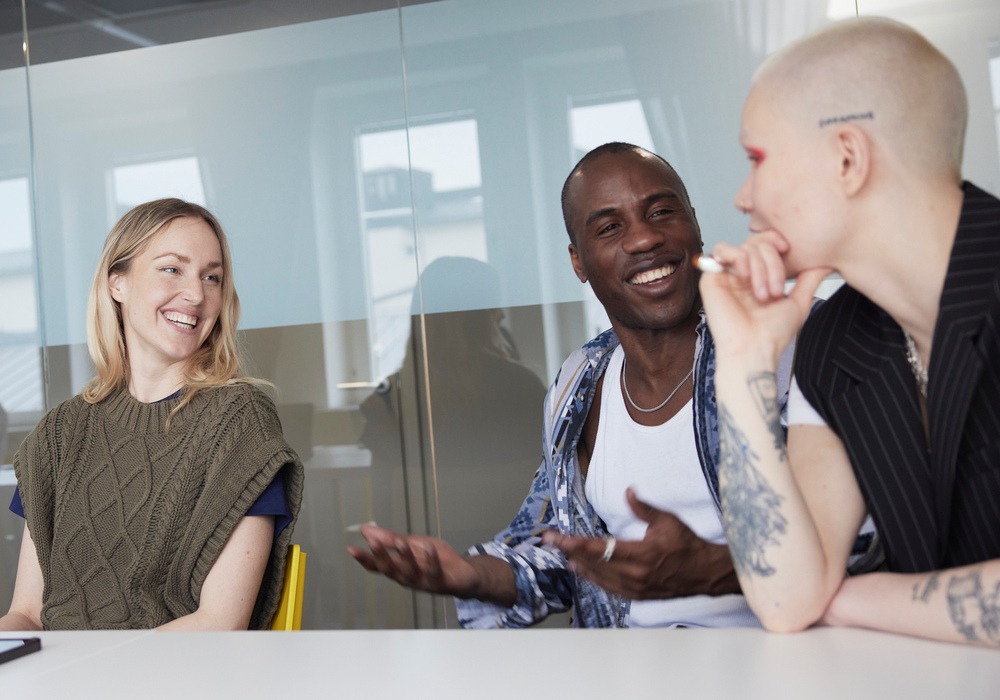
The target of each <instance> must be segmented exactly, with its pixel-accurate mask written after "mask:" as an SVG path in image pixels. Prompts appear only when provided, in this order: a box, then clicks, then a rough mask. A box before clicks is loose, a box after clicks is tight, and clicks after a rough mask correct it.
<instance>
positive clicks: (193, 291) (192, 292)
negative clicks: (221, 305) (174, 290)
mask: <svg viewBox="0 0 1000 700" xmlns="http://www.w3.org/2000/svg"><path fill="white" fill-rule="evenodd" d="M203 284H204V282H203V281H202V279H201V277H198V276H197V275H195V276H192V277H189V278H188V279H187V280H186V281H185V284H184V290H183V296H184V301H186V302H188V303H189V304H195V305H197V304H200V303H201V302H202V301H203V300H204V299H205V289H204V287H203V286H202V285H203Z"/></svg>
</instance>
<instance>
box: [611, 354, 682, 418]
mask: <svg viewBox="0 0 1000 700" xmlns="http://www.w3.org/2000/svg"><path fill="white" fill-rule="evenodd" d="M626 367H628V358H627V357H625V356H624V355H622V389H624V390H625V398H626V399H628V403H629V405H630V406H631V407H632V408H634V409H635V410H637V411H638V412H639V413H656V412H657V411H659V410H660V409H661V408H663V407H664V406H666V405H667V404H668V403H670V399H672V398H674V394H676V393H677V392H678V391H680V388H681V387H682V386H684V384H685V383H686V382H687V380H688V379H690V378H691V375H692V374H694V367H692V368H691V371H690V372H688V373H687V374H685V375H684V379H682V380H681V383H680V384H678V385H677V386H675V387H674V390H673V391H671V392H670V395H669V396H668V397H667V398H665V399H663V402H662V403H660V404H659V405H657V406H654V407H653V408H642V407H641V406H638V405H636V403H635V401H633V400H632V396H631V394H629V393H628V381H627V380H626V379H625V368H626Z"/></svg>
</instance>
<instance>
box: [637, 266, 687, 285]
mask: <svg viewBox="0 0 1000 700" xmlns="http://www.w3.org/2000/svg"><path fill="white" fill-rule="evenodd" d="M676 269H677V268H676V266H674V265H664V266H663V267H660V268H657V269H655V270H646V271H645V272H640V273H639V274H638V275H636V276H635V277H633V278H632V279H631V280H630V281H629V283H630V284H649V283H650V282H655V281H656V280H659V279H663V278H664V277H669V276H670V275H672V274H674V270H676Z"/></svg>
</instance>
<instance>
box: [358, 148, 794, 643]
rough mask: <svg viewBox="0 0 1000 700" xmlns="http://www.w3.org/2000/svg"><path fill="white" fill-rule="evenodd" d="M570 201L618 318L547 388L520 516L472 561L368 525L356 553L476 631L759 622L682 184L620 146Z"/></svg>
mask: <svg viewBox="0 0 1000 700" xmlns="http://www.w3.org/2000/svg"><path fill="white" fill-rule="evenodd" d="M562 206H563V215H564V219H565V223H566V229H567V232H568V233H569V236H570V245H569V254H570V259H571V261H572V264H573V269H574V271H575V272H576V275H577V277H578V278H579V279H580V281H581V282H589V283H590V285H591V287H592V288H593V290H594V293H595V294H596V295H597V298H598V299H599V300H600V302H601V303H602V304H603V305H604V308H605V309H606V310H607V313H608V317H609V318H610V320H611V325H612V328H611V329H610V330H608V331H606V332H604V333H603V334H601V335H600V336H598V337H597V338H595V339H593V340H591V341H590V342H589V343H587V344H586V345H584V346H583V347H582V348H581V349H580V350H578V351H576V352H574V353H573V354H572V355H570V357H569V358H568V359H567V360H566V361H565V363H564V364H563V366H562V369H561V370H560V372H559V374H558V376H557V377H556V380H555V383H554V384H553V385H552V387H551V388H550V389H549V392H548V395H547V398H546V401H545V426H544V434H543V446H542V447H543V462H542V465H541V467H540V468H539V470H538V472H537V474H536V476H535V480H534V483H533V484H532V486H531V488H530V490H529V492H528V496H527V498H526V499H525V501H524V503H523V505H522V507H521V510H520V512H519V513H518V514H517V516H516V517H515V518H514V520H513V522H512V523H511V524H510V525H509V526H508V528H507V529H506V530H504V531H503V532H501V533H499V534H498V535H497V536H496V537H495V538H494V539H493V540H492V541H491V542H487V543H485V544H482V545H479V546H477V547H474V548H472V549H471V550H470V551H469V553H468V554H467V555H464V556H463V555H460V554H458V553H457V552H456V551H455V550H454V549H452V547H451V546H449V545H448V544H446V543H445V542H442V541H441V540H438V539H434V538H429V537H421V536H403V535H398V534H396V533H393V532H390V531H388V530H385V529H382V528H378V527H374V526H368V527H365V528H364V529H363V531H362V532H363V535H364V537H365V539H366V541H367V543H368V545H369V547H370V551H365V550H362V549H359V548H351V549H350V552H351V554H352V555H353V556H354V557H355V558H356V559H357V560H358V561H359V562H360V563H361V564H362V565H363V566H364V567H365V568H367V569H369V570H370V571H373V572H378V573H382V574H384V575H386V576H389V577H390V578H392V579H394V580H395V581H397V582H399V583H401V584H403V585H405V586H409V587H413V588H417V589H420V590H425V591H430V592H432V593H443V594H449V595H453V596H456V597H458V598H459V600H458V602H457V605H458V612H459V619H460V622H461V624H462V625H463V626H466V627H525V626H529V625H532V624H535V623H537V622H539V621H541V620H542V619H544V618H545V617H546V616H547V615H549V614H550V613H552V612H560V611H564V610H567V609H569V608H572V609H573V613H574V614H573V622H574V624H575V625H577V626H583V627H614V626H619V627H621V626H738V625H757V624H758V623H757V621H756V619H755V618H754V616H753V615H752V614H751V613H750V611H749V608H748V607H747V604H746V602H745V601H744V599H743V597H742V595H740V594H739V586H738V585H737V581H736V575H735V572H734V571H733V564H732V560H731V558H730V556H729V550H728V548H727V546H726V543H725V538H724V535H723V531H722V523H721V520H720V515H719V501H718V497H717V493H718V489H717V476H716V474H717V468H716V465H717V462H718V452H719V446H718V438H717V429H716V426H717V417H716V413H715V399H714V389H713V386H712V381H713V377H714V372H715V370H714V354H713V345H712V339H711V337H710V336H709V334H708V330H707V327H706V324H705V322H704V319H703V315H702V313H701V300H700V297H699V293H698V279H699V273H698V272H697V270H696V269H695V267H694V264H693V258H694V256H695V255H696V254H697V253H699V252H700V251H701V248H702V241H701V233H700V231H699V228H698V221H697V219H696V218H695V211H694V208H693V207H692V206H691V203H690V201H689V200H688V195H687V191H686V190H685V187H684V183H683V182H682V181H681V179H680V177H679V176H678V175H677V173H676V172H675V171H674V169H673V168H672V167H671V166H670V165H669V164H668V163H667V162H666V161H664V160H663V159H662V158H660V157H659V156H657V155H655V154H653V153H650V152H648V151H646V150H644V149H642V148H639V147H637V146H633V145H630V144H624V143H610V144H605V145H603V146H600V147H598V148H596V149H594V150H593V151H591V152H590V153H588V154H587V155H586V156H584V157H583V159H581V160H580V162H579V163H578V164H577V165H576V167H575V168H574V169H573V171H572V172H571V173H570V175H569V177H568V178H567V180H566V184H565V185H564V187H563V192H562ZM789 358H790V352H789V353H786V356H785V359H786V361H788V362H786V365H785V372H784V373H783V375H782V376H785V377H786V379H787V377H788V367H789V364H790V359H789ZM785 388H787V382H785V383H784V384H783V385H782V392H784V389H785Z"/></svg>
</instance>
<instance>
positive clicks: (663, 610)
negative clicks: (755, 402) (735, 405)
mask: <svg viewBox="0 0 1000 700" xmlns="http://www.w3.org/2000/svg"><path fill="white" fill-rule="evenodd" d="M623 358H624V353H623V351H622V349H621V346H619V347H617V348H615V350H614V352H613V354H612V356H611V360H610V361H609V363H608V368H607V370H606V371H605V373H604V385H603V388H602V392H601V415H600V423H599V427H598V432H597V440H596V442H595V444H594V452H593V455H592V456H591V458H590V465H589V466H588V468H587V479H586V483H585V485H584V491H585V493H586V495H587V500H588V501H590V503H591V505H592V506H593V507H594V510H595V511H596V512H597V514H598V515H599V516H600V517H601V519H602V520H603V521H604V523H605V524H606V525H607V526H608V530H609V532H611V534H613V535H614V536H615V537H617V538H619V539H622V540H641V539H642V538H643V537H644V536H645V534H646V527H647V525H646V523H645V522H644V521H642V520H640V519H639V518H637V517H636V516H635V514H634V513H633V512H632V509H631V508H630V507H629V505H628V501H626V500H625V489H626V488H627V487H629V486H632V487H633V488H634V489H635V492H636V495H637V496H638V497H639V498H640V499H641V500H643V501H645V502H646V503H649V504H650V505H652V506H655V507H656V508H658V509H660V510H665V511H670V512H672V513H674V514H675V515H676V516H677V517H678V518H680V519H681V520H682V521H683V522H684V523H685V524H687V526H688V527H689V528H691V529H692V530H693V531H694V532H695V534H697V535H698V536H699V537H701V538H702V539H704V540H707V541H709V542H713V543H715V544H721V543H724V542H725V541H726V538H725V533H724V532H723V530H722V522H721V520H720V519H719V513H718V511H717V510H716V507H715V503H714V501H713V500H712V495H711V493H710V492H709V490H708V484H706V483H705V476H704V474H703V473H702V470H701V466H700V462H699V461H698V452H697V449H696V448H695V442H694V427H693V420H694V419H693V415H692V408H691V402H690V401H688V403H687V404H685V405H684V407H683V408H681V410H680V411H678V412H677V414H676V415H674V417H673V418H671V419H670V420H668V421H667V422H666V423H664V424H662V425H656V426H645V425H639V424H638V423H636V422H635V421H634V420H632V417H631V416H629V414H628V410H627V409H626V408H625V400H624V398H623V396H622V392H621V373H622V359H623ZM628 624H629V626H631V627H654V626H658V627H662V626H688V627H722V626H744V627H745V626H759V623H758V622H757V619H756V618H755V617H754V616H753V613H751V612H750V608H749V606H748V605H747V604H746V601H745V600H744V598H743V596H741V595H725V596H690V597H687V598H675V599H672V600H650V601H633V602H632V604H631V610H630V613H629V620H628Z"/></svg>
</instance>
